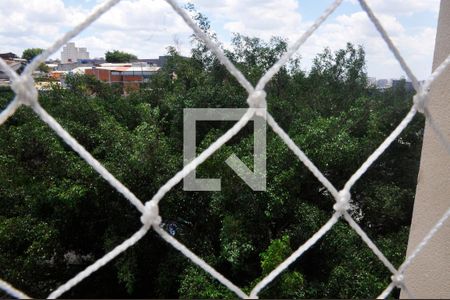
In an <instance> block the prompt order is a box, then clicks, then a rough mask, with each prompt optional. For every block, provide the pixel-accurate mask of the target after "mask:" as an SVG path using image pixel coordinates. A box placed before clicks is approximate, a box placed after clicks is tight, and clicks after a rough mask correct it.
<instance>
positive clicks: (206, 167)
mask: <svg viewBox="0 0 450 300" xmlns="http://www.w3.org/2000/svg"><path fill="white" fill-rule="evenodd" d="M198 20H199V22H200V21H201V22H203V25H202V26H203V29H205V30H206V31H207V32H208V28H209V27H208V24H209V23H208V21H207V19H206V18H204V16H198ZM286 45H287V43H286V41H284V40H283V39H280V38H272V39H271V40H269V41H267V42H266V41H263V40H261V39H257V38H250V37H245V36H241V35H235V36H234V38H233V40H232V44H231V47H229V48H228V50H227V51H226V55H227V56H228V57H229V58H230V59H231V60H232V61H233V63H235V64H236V66H237V67H238V68H239V69H240V70H241V72H242V73H243V74H245V75H246V76H247V77H248V78H249V79H250V81H252V82H253V83H255V82H256V80H257V79H258V78H259V77H260V76H261V74H262V73H264V72H265V71H266V70H267V69H268V68H269V67H270V66H271V64H272V63H273V62H274V61H276V60H277V59H278V58H279V57H280V55H282V53H283V52H284V51H285V49H286ZM194 46H195V47H194V49H193V55H192V57H190V58H186V57H183V56H180V55H179V54H178V53H177V52H176V51H175V50H174V49H173V48H171V49H170V53H169V55H170V57H169V59H168V61H167V64H166V65H165V66H164V67H163V68H162V69H161V71H160V72H159V73H158V74H155V76H154V77H152V80H151V82H150V83H149V85H148V86H146V87H145V88H142V89H141V90H139V91H136V92H134V93H131V94H130V95H128V96H121V95H120V93H118V92H117V90H116V87H115V86H109V85H107V84H104V83H101V82H99V81H97V80H96V79H95V78H94V77H89V76H69V77H67V80H66V81H67V82H66V83H67V88H66V89H63V88H60V87H58V86H55V88H54V89H53V90H52V91H49V92H46V93H41V94H40V95H39V97H40V99H39V100H40V103H42V105H43V106H44V107H45V108H46V109H47V110H48V111H49V112H50V113H51V114H52V115H53V116H54V117H55V118H56V119H57V120H58V122H60V123H61V124H62V126H63V127H64V128H66V129H67V130H68V131H69V132H70V133H71V134H72V135H73V136H74V137H75V138H76V139H77V140H78V141H79V142H80V143H81V144H82V145H83V146H84V147H85V148H86V149H87V150H88V151H89V152H90V153H92V154H93V155H94V156H95V157H96V158H97V159H98V160H99V161H100V162H101V163H102V164H103V165H105V166H106V167H107V168H108V170H110V171H111V173H112V174H114V175H115V176H116V177H117V178H118V179H119V180H120V181H122V182H123V183H124V184H125V185H126V186H127V187H129V189H130V190H131V191H133V193H135V194H136V195H137V196H138V197H139V198H140V199H142V200H143V201H146V200H148V199H151V198H152V196H153V195H154V194H155V193H156V192H157V191H158V189H159V188H160V187H161V186H162V185H163V184H164V183H165V182H166V181H167V180H169V179H170V178H171V177H172V176H173V175H174V174H175V173H176V172H177V171H179V170H180V169H181V168H182V166H183V159H182V151H183V109H184V108H195V107H202V108H208V107H209V108H220V107H247V105H246V102H245V100H246V97H247V94H246V92H245V90H244V89H243V88H242V87H241V86H240V85H239V84H238V83H237V82H236V80H235V79H234V78H233V76H231V75H230V74H229V73H228V72H227V71H226V69H225V68H224V67H223V66H222V65H221V64H220V63H219V61H218V60H217V58H216V57H215V56H214V55H213V54H212V53H211V52H210V51H208V50H207V48H206V47H204V45H203V44H202V42H201V41H200V40H197V41H194ZM300 63H301V61H300V60H299V59H292V60H291V61H290V62H289V63H288V64H287V65H286V66H285V67H284V68H282V69H281V70H280V72H279V73H278V74H277V75H276V76H275V77H274V78H273V79H272V80H271V81H270V82H269V83H268V85H267V88H266V91H267V95H268V97H267V102H268V110H269V112H270V113H271V114H272V115H273V116H274V118H275V120H277V121H278V122H279V124H280V126H282V127H283V128H284V130H285V131H286V132H287V133H288V134H289V135H290V136H291V138H292V139H293V140H294V142H295V143H296V144H297V145H299V147H300V148H301V149H303V151H305V153H306V154H307V155H308V157H310V158H311V160H312V161H313V162H314V163H315V164H316V165H317V166H318V167H319V169H320V170H321V171H322V172H323V173H324V174H326V176H327V177H328V178H329V179H330V181H331V182H333V183H334V184H335V186H336V187H341V186H343V185H344V183H345V182H346V180H348V178H349V177H350V176H351V174H353V173H354V172H355V170H356V169H357V168H358V167H359V166H360V165H361V164H362V163H363V162H364V161H365V159H366V158H367V157H368V156H369V155H370V154H371V153H372V152H373V151H374V150H375V149H376V147H377V146H378V145H379V144H380V143H381V142H382V141H383V140H384V138H385V137H386V136H387V135H388V134H389V133H390V132H391V131H392V130H393V129H394V128H395V126H396V124H397V123H398V122H400V120H401V119H402V117H403V116H404V115H405V114H406V112H407V111H408V109H409V107H410V106H411V104H412V94H411V93H409V92H408V91H406V89H404V87H403V88H402V87H401V86H399V87H396V88H393V89H388V90H385V91H379V90H376V89H373V88H371V87H368V86H367V74H366V69H365V55H364V50H363V49H362V48H361V47H357V46H354V45H351V44H348V45H347V46H346V47H345V48H344V49H340V50H338V51H335V52H332V51H331V50H329V49H325V50H324V51H323V52H322V53H320V54H318V55H317V57H316V59H315V60H314V63H313V67H312V69H311V72H308V73H307V72H305V71H304V70H302V68H301V64H300ZM174 73H175V74H176V76H174V75H173V74H174ZM12 97H13V93H12V92H11V91H10V90H1V91H0V101H1V102H0V105H1V106H2V107H4V106H5V105H6V104H7V102H9V101H10V100H11V99H12ZM423 122H424V120H423V118H421V117H418V118H416V119H414V120H413V122H412V123H411V125H410V126H409V127H408V128H407V130H406V131H405V132H404V133H403V134H402V135H401V136H400V137H399V138H398V139H397V140H396V141H394V143H393V144H392V145H391V147H389V149H388V150H387V151H386V152H385V153H384V154H383V155H382V156H381V157H380V159H379V160H378V161H377V162H376V163H375V164H374V165H373V166H372V167H371V168H370V169H369V171H368V172H367V173H366V174H365V175H364V176H363V177H362V178H361V179H360V181H358V182H357V184H356V185H355V186H354V188H353V189H352V209H351V214H352V215H353V216H354V217H355V220H357V222H358V223H359V224H360V226H361V227H362V228H363V229H364V230H365V231H366V232H367V233H368V235H369V236H370V238H372V239H373V240H374V242H375V243H376V244H377V246H378V247H379V248H380V249H381V250H382V251H383V253H385V255H386V256H387V258H388V259H389V260H391V261H392V262H393V264H394V265H395V266H398V265H399V264H400V263H401V261H402V259H403V258H404V257H405V250H406V242H407V236H408V227H409V224H410V219H411V212H412V203H413V199H414V190H415V185H416V174H417V171H418V162H419V157H420V150H421V142H422V134H423ZM231 125H232V122H198V124H197V148H198V149H197V151H198V152H200V151H202V150H204V149H206V148H207V147H208V146H209V145H210V144H211V143H212V142H213V141H215V140H216V139H217V138H218V137H219V136H220V135H222V134H223V133H224V132H225V131H226V130H227V129H228V128H230V126H231ZM252 129H253V127H252V125H251V124H249V125H248V126H246V127H245V128H243V130H242V131H241V132H239V134H237V135H236V137H234V138H233V139H232V140H230V141H229V142H228V143H227V144H226V145H224V146H223V147H222V148H221V149H219V150H218V151H217V152H216V153H215V154H214V155H212V156H211V157H210V158H209V159H208V160H207V161H206V162H205V163H203V164H202V165H200V166H199V167H198V169H197V174H198V177H199V178H221V179H222V191H221V192H186V191H183V190H182V187H181V185H177V186H176V187H174V189H172V190H171V191H170V192H169V193H167V195H166V196H165V197H164V198H163V199H162V200H161V202H160V212H161V215H162V219H163V222H162V227H163V228H164V229H166V230H167V229H168V228H169V227H170V228H171V230H172V234H174V235H175V237H176V238H177V239H179V240H180V241H181V242H183V243H184V244H185V245H186V246H187V247H189V248H190V249H191V250H192V251H193V252H195V253H196V254H198V255H199V256H200V257H202V258H203V259H204V260H205V261H207V262H208V263H209V264H211V265H212V266H213V267H214V268H215V269H217V270H218V271H219V272H221V273H222V274H224V275H225V276H226V277H227V278H230V279H232V281H233V282H234V283H235V284H237V285H238V286H241V287H243V289H244V291H246V292H248V291H250V290H251V289H252V287H253V286H254V284H255V283H256V282H257V281H258V280H260V279H261V278H263V277H264V276H265V275H267V274H268V273H269V272H270V271H271V270H272V269H273V268H275V267H276V265H277V264H279V263H280V262H282V261H283V260H284V259H285V258H286V257H288V256H289V255H290V254H291V253H292V251H295V250H296V249H297V248H298V247H299V246H300V245H301V244H303V243H304V242H305V241H306V240H308V239H309V238H310V237H311V236H312V235H313V234H314V233H315V232H317V230H318V229H319V228H320V227H321V226H322V225H323V224H324V223H325V222H326V221H327V220H328V219H329V218H330V217H331V215H332V214H333V209H332V207H333V204H334V199H333V197H332V196H331V195H330V194H329V192H327V191H326V189H325V188H324V187H323V186H322V184H320V182H318V180H317V179H316V178H315V177H314V175H313V174H311V173H310V172H309V171H308V170H307V169H306V168H305V167H304V165H303V164H302V163H301V162H300V161H299V160H298V159H297V157H296V156H295V155H294V154H293V153H292V152H291V151H290V150H289V149H288V148H287V146H286V145H285V144H284V143H283V141H281V140H280V138H278V137H277V135H276V134H275V133H273V132H272V131H270V130H268V132H267V191H266V192H253V191H252V190H251V189H250V188H249V187H248V186H247V185H246V184H245V183H244V182H242V180H241V179H240V178H238V176H236V174H234V172H233V171H232V170H231V169H230V168H227V167H226V166H225V165H224V161H225V160H226V158H228V157H229V156H230V155H231V153H235V154H236V155H237V156H238V157H239V158H240V159H241V160H242V161H243V162H244V163H246V164H247V165H248V166H249V167H251V166H252V164H253V155H252V153H253V130H252ZM0 140H1V141H2V143H3V145H4V146H3V147H1V148H0V180H1V182H3V184H2V185H1V186H0V199H1V201H0V250H1V251H0V278H3V279H5V280H8V281H11V283H13V284H14V285H17V286H18V287H20V288H23V289H24V290H25V291H31V292H30V293H31V294H32V296H38V297H45V296H47V292H48V291H49V290H50V289H51V288H54V287H56V286H58V284H61V283H63V282H65V281H66V280H68V279H69V278H71V277H72V276H74V275H75V274H76V273H78V272H80V271H81V270H83V269H84V268H85V267H87V266H88V265H89V264H91V263H92V262H93V261H94V260H95V259H97V258H99V257H101V256H103V255H104V254H105V253H106V252H108V251H109V250H111V249H112V248H114V247H115V246H117V245H118V244H119V243H121V242H122V241H123V240H125V239H126V238H128V237H129V236H130V235H131V234H132V233H134V232H135V231H136V230H137V229H138V228H140V226H141V224H140V222H139V213H138V212H137V211H136V209H134V207H132V206H131V205H130V204H129V203H128V202H127V201H126V200H125V199H124V198H123V197H122V196H121V195H120V194H118V193H117V192H116V191H115V190H114V189H113V188H111V187H110V186H109V184H108V183H106V182H105V181H104V180H103V179H102V178H101V177H100V176H99V175H98V174H96V172H95V171H93V170H92V169H91V168H90V167H89V166H88V165H87V164H86V163H85V162H84V161H83V160H81V159H80V158H79V157H78V155H77V154H76V153H74V152H73V151H72V150H70V148H69V147H68V146H67V145H66V144H65V143H64V142H62V141H61V140H60V139H59V138H58V137H57V136H56V135H55V134H54V133H53V132H52V131H51V130H50V129H49V128H47V126H46V125H45V124H43V123H42V122H41V121H40V120H39V119H38V117H36V116H35V115H34V114H33V113H32V111H31V110H30V109H28V108H22V109H20V110H19V111H18V112H17V113H16V114H15V115H13V116H12V117H11V118H10V119H9V121H8V122H7V123H5V124H3V125H2V126H0ZM61 166H64V168H62V167H61ZM37 274H38V275H37ZM389 277H390V273H389V271H388V270H387V269H386V268H385V267H384V266H383V264H382V263H381V262H380V261H379V260H378V259H377V258H376V257H375V256H374V255H373V253H372V252H371V250H370V249H369V248H368V247H367V246H366V245H365V244H364V243H363V242H362V241H361V239H360V238H359V236H358V235H357V234H356V233H355V232H354V230H352V229H351V228H350V227H349V226H348V225H347V224H346V223H345V222H343V221H339V222H338V223H337V224H336V225H335V226H334V227H333V229H332V230H331V231H330V232H329V233H328V234H327V235H325V236H324V237H323V238H322V239H321V240H320V241H319V242H318V243H317V244H316V245H315V246H314V247H312V248H311V249H309V250H308V251H307V252H306V253H304V254H303V256H302V257H300V258H299V259H298V260H297V261H296V262H295V263H294V264H292V265H291V266H290V267H289V268H288V270H286V271H285V272H283V273H282V274H281V275H280V276H279V277H278V278H276V279H275V280H274V281H273V282H272V283H271V284H270V285H269V286H268V287H266V288H265V289H264V290H263V291H262V292H261V294H260V296H261V297H271V298H274V297H277V298H280V297H281V298H299V297H305V298H323V297H330V298H338V297H339V298H361V297H372V296H376V295H377V294H378V293H379V292H381V290H382V289H383V287H385V286H386V285H387V284H388V283H389ZM33 278H36V280H33ZM394 296H395V295H394ZM64 297H67V298H72V297H74V298H80V297H89V298H94V297H99V298H101V297H109V298H112V297H114V298H118V297H123V298H126V297H131V298H144V297H146V298H175V297H186V298H234V297H235V295H233V294H232V293H231V292H229V291H228V290H227V289H225V288H224V287H223V286H222V285H221V284H219V283H218V282H217V281H216V280H214V279H213V278H211V277H210V276H209V275H208V274H206V273H205V272H203V271H202V270H200V269H199V268H197V267H196V266H194V265H193V264H192V263H191V262H189V261H188V260H187V259H186V258H184V257H183V256H182V255H181V254H179V252H178V251H177V250H175V249H173V248H172V247H171V246H169V245H167V244H166V243H165V242H164V241H162V240H161V239H160V238H159V237H158V236H157V235H156V234H155V233H153V232H149V233H148V234H147V236H146V237H145V238H143V239H142V240H141V241H140V242H139V243H137V244H136V245H135V246H133V247H132V248H131V249H129V250H127V251H126V252H125V253H123V254H122V255H121V256H120V257H118V258H117V259H116V260H114V261H113V262H111V263H109V264H107V265H106V266H104V267H103V268H102V269H100V270H99V271H98V272H96V273H95V275H93V276H92V277H90V278H89V279H87V280H85V281H84V282H82V283H81V284H80V285H78V286H77V287H76V288H74V289H73V290H71V291H69V292H68V293H67V294H65V295H64Z"/></svg>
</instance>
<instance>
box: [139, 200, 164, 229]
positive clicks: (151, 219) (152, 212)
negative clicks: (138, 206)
mask: <svg viewBox="0 0 450 300" xmlns="http://www.w3.org/2000/svg"><path fill="white" fill-rule="evenodd" d="M141 222H142V224H144V226H145V227H147V228H150V227H151V226H152V225H154V226H159V224H161V216H160V215H159V207H158V204H157V203H156V202H155V201H149V202H147V203H145V210H144V213H143V214H142V216H141Z"/></svg>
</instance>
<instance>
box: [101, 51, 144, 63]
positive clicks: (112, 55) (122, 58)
mask: <svg viewBox="0 0 450 300" xmlns="http://www.w3.org/2000/svg"><path fill="white" fill-rule="evenodd" d="M105 59H106V61H107V62H109V63H126V62H132V61H134V60H136V59H137V56H136V55H134V54H131V53H127V52H123V51H119V50H112V51H107V52H106V53H105Z"/></svg>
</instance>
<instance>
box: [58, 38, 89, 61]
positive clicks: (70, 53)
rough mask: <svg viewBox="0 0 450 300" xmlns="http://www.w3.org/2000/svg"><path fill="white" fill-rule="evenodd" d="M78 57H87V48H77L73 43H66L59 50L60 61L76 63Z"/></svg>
mask: <svg viewBox="0 0 450 300" xmlns="http://www.w3.org/2000/svg"><path fill="white" fill-rule="evenodd" d="M80 59H89V52H88V51H87V48H77V47H75V43H67V45H66V46H64V47H63V51H62V52H61V63H62V64H67V63H76V62H78V60H80Z"/></svg>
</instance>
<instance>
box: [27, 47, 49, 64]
mask: <svg viewBox="0 0 450 300" xmlns="http://www.w3.org/2000/svg"><path fill="white" fill-rule="evenodd" d="M42 52H44V49H42V48H28V49H25V50H24V51H23V53H22V58H23V59H26V60H27V61H28V62H30V61H32V60H33V58H35V57H36V56H38V55H39V54H41V53H42Z"/></svg>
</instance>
